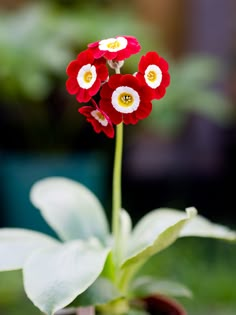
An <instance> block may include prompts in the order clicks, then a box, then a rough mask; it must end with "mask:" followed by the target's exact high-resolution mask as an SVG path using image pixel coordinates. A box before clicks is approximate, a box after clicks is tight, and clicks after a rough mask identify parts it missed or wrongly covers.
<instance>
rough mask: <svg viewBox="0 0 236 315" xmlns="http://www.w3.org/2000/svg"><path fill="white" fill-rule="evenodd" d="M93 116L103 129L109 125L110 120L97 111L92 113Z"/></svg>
mask: <svg viewBox="0 0 236 315" xmlns="http://www.w3.org/2000/svg"><path fill="white" fill-rule="evenodd" d="M91 115H92V116H93V118H95V119H96V120H97V121H98V122H100V124H101V125H102V126H103V127H106V126H107V125H108V120H107V119H106V117H105V116H104V115H103V114H102V113H101V112H100V111H99V110H97V109H95V110H93V111H92V112H91Z"/></svg>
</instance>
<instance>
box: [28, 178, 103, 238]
mask: <svg viewBox="0 0 236 315" xmlns="http://www.w3.org/2000/svg"><path fill="white" fill-rule="evenodd" d="M30 198H31V201H32V203H33V204H34V206H35V207H37V208H39V209H40V211H41V213H42V215H43V217H44V219H45V220H46V221H47V223H48V224H49V225H50V226H51V227H52V228H53V229H54V230H55V231H56V233H57V234H58V235H59V237H60V238H61V239H62V240H64V241H68V240H73V239H89V238H90V237H96V238H98V239H100V240H101V241H105V240H106V239H107V236H108V225H107V220H106V217H105V214H104V210H103V208H102V206H101V204H100V202H99V200H98V199H97V197H96V196H95V195H94V194H93V193H92V192H91V191H90V190H88V189H87V188H86V187H85V186H83V185H81V184H79V183H77V182H75V181H73V180H70V179H67V178H63V177H50V178H46V179H43V180H40V181H39V182H37V183H36V184H34V186H33V187H32V190H31V193H30Z"/></svg>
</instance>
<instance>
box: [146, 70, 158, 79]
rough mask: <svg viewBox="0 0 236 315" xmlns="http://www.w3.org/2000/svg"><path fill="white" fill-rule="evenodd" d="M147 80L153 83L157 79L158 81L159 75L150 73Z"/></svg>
mask: <svg viewBox="0 0 236 315" xmlns="http://www.w3.org/2000/svg"><path fill="white" fill-rule="evenodd" d="M147 78H148V80H149V81H151V82H155V81H156V79H157V74H156V72H155V71H149V72H148V74H147Z"/></svg>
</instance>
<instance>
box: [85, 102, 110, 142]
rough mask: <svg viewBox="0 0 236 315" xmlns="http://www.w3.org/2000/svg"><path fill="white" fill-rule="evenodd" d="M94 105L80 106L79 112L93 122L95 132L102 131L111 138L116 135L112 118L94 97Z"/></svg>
mask: <svg viewBox="0 0 236 315" xmlns="http://www.w3.org/2000/svg"><path fill="white" fill-rule="evenodd" d="M92 102H93V105H94V106H83V107H81V108H79V112H80V113H81V114H82V115H84V116H85V117H86V119H87V121H88V122H90V123H91V125H92V126H93V129H94V131H95V132H97V133H100V132H101V131H102V132H104V133H105V135H107V137H109V138H113V137H114V128H113V125H112V122H111V120H110V118H109V117H108V116H107V114H106V113H105V112H103V111H102V110H101V109H100V108H99V107H98V106H97V104H96V102H95V101H94V100H93V99H92Z"/></svg>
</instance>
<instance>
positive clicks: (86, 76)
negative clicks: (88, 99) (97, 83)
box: [84, 71, 93, 83]
mask: <svg viewBox="0 0 236 315" xmlns="http://www.w3.org/2000/svg"><path fill="white" fill-rule="evenodd" d="M92 78H93V74H92V72H91V71H87V72H85V74H84V81H85V82H86V83H89V82H90V81H91V80H92Z"/></svg>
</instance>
